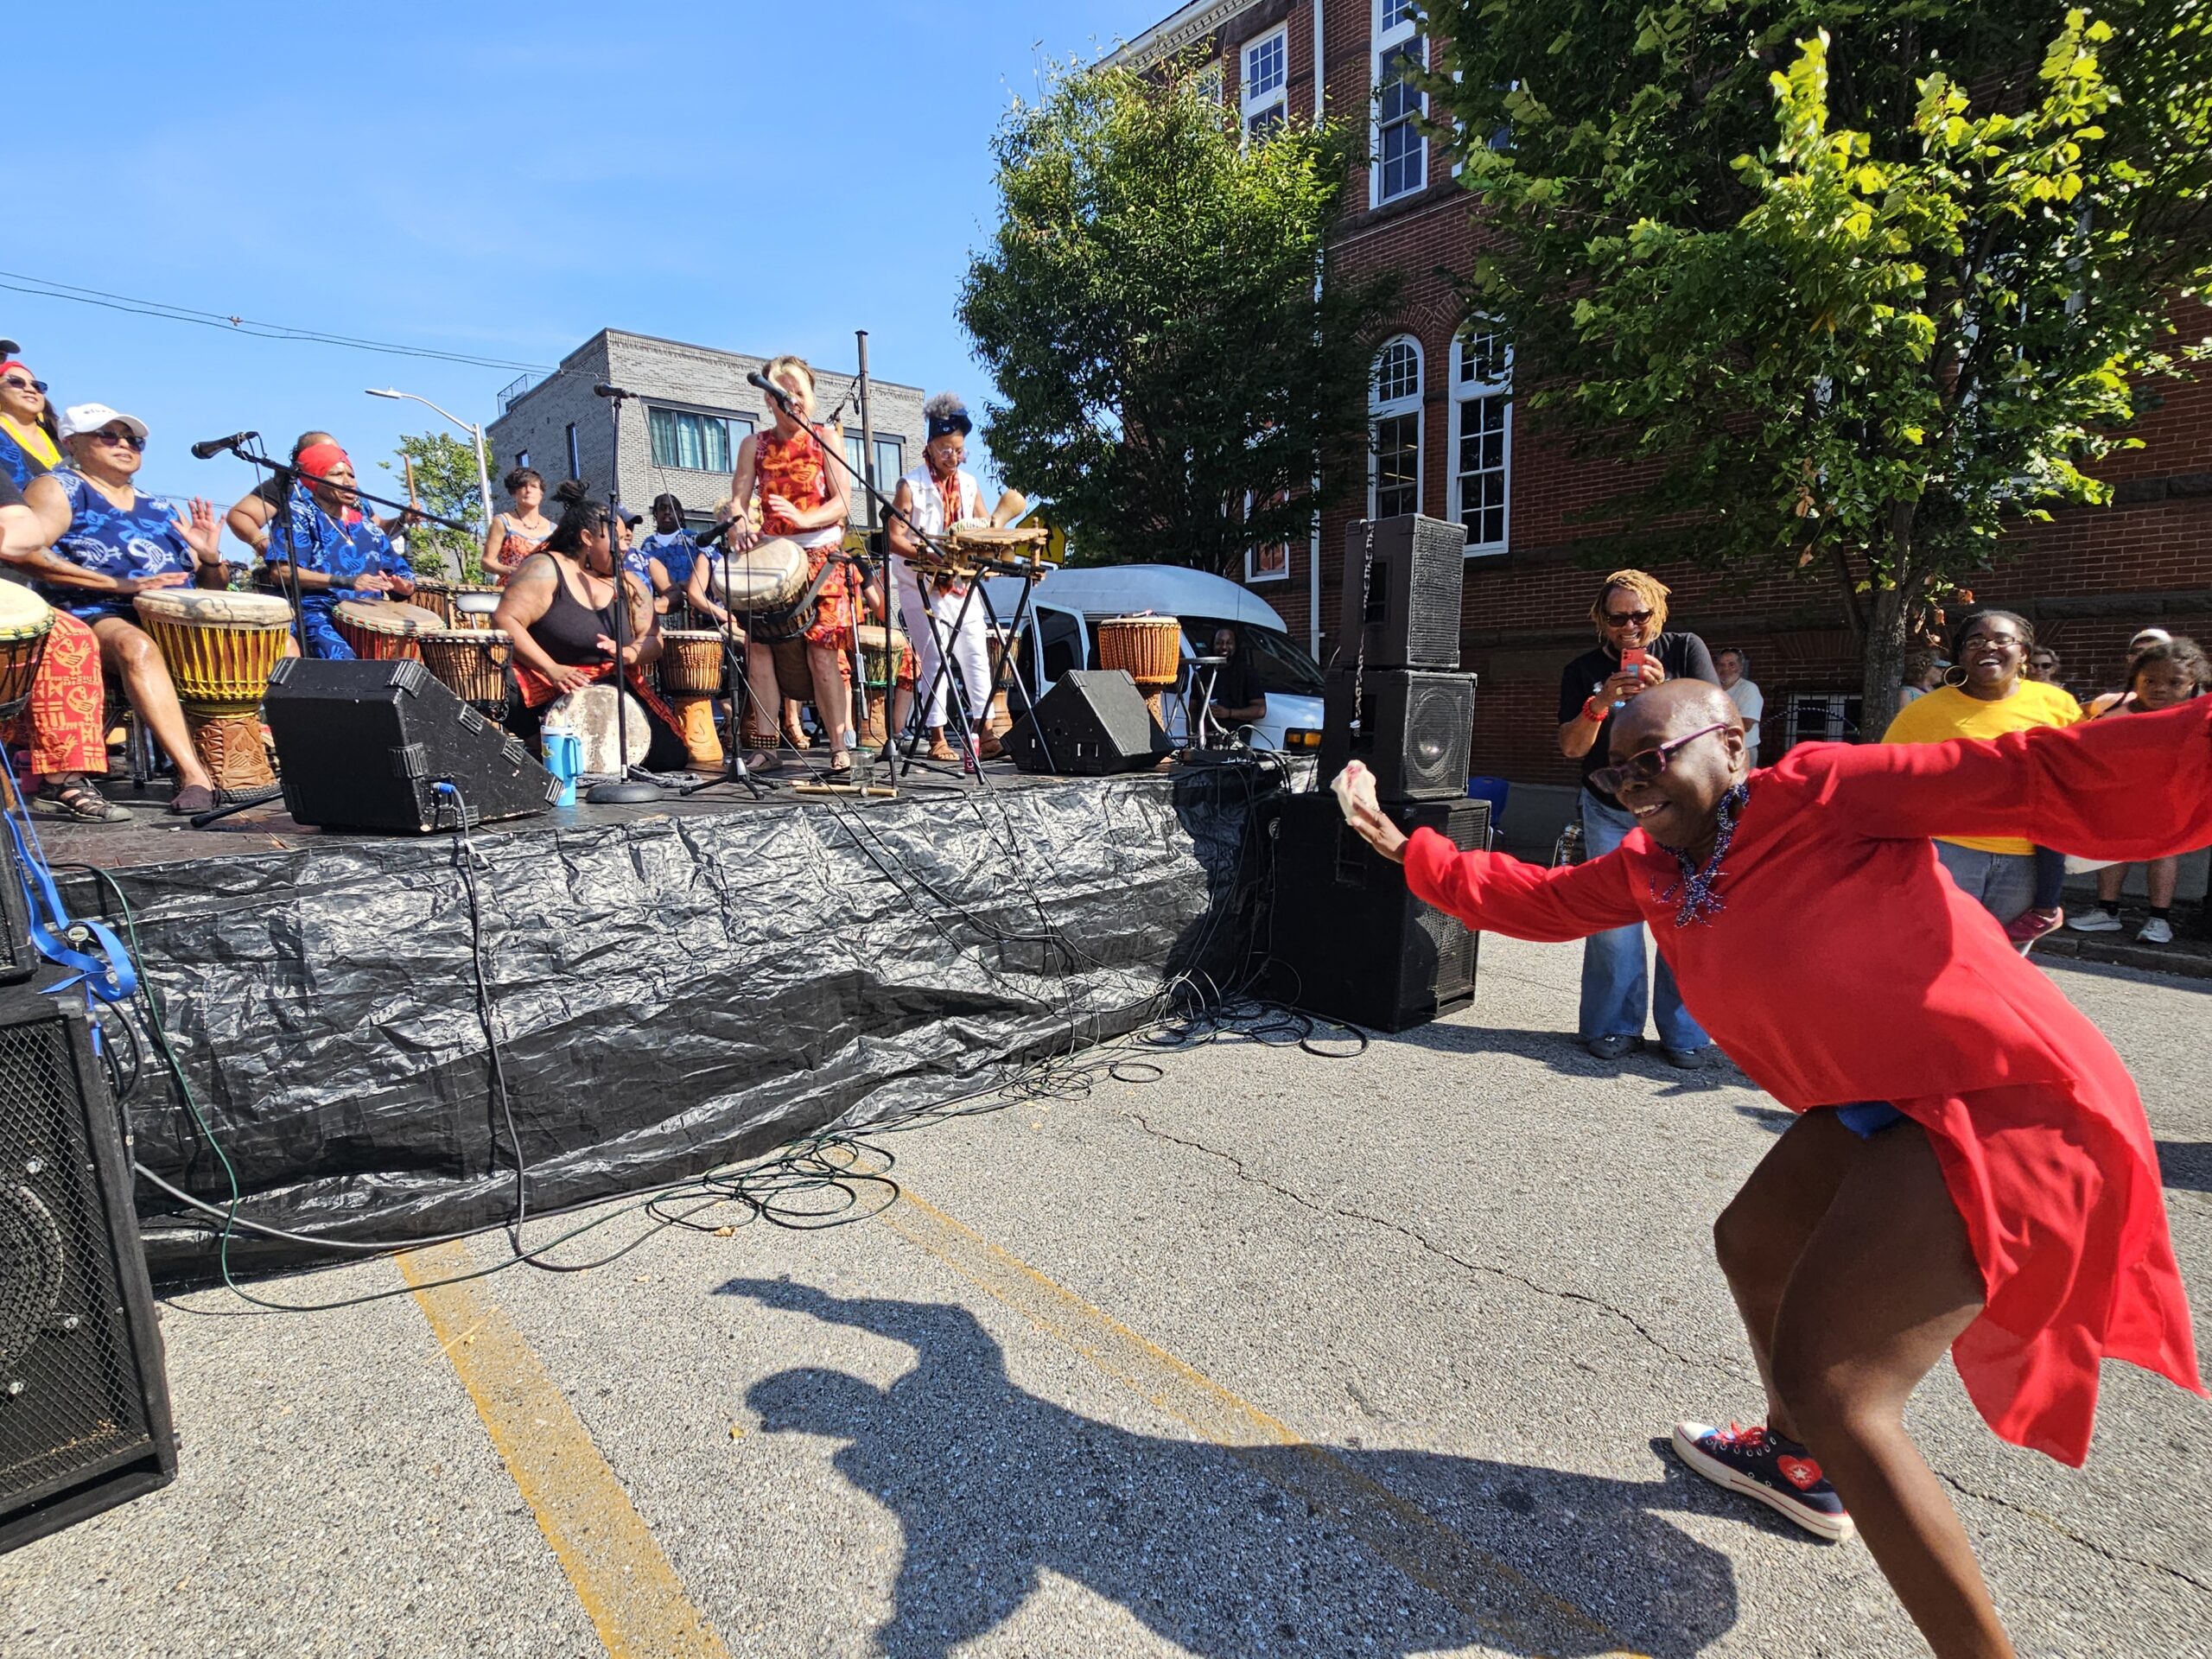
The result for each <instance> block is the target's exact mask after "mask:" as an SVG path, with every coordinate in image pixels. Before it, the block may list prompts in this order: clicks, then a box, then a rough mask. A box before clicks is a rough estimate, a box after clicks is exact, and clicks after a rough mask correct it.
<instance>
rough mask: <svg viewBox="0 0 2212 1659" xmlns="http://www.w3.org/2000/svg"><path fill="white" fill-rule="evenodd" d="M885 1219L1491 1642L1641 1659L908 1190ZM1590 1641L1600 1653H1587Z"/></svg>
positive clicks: (1572, 1609) (1569, 1606)
mask: <svg viewBox="0 0 2212 1659" xmlns="http://www.w3.org/2000/svg"><path fill="white" fill-rule="evenodd" d="M883 1221H884V1224H886V1225H887V1226H888V1227H889V1228H890V1229H891V1230H893V1232H895V1233H897V1234H898V1235H899V1236H900V1237H901V1238H904V1239H906V1241H907V1242H908V1243H912V1244H914V1245H917V1246H918V1247H919V1248H920V1249H924V1250H926V1251H927V1252H929V1254H930V1255H933V1256H935V1257H937V1258H938V1260H939V1261H941V1262H944V1264H945V1265H946V1266H947V1267H949V1268H951V1269H952V1270H953V1271H954V1272H955V1273H957V1274H959V1275H960V1276H961V1277H962V1278H963V1279H965V1280H967V1281H969V1283H970V1284H972V1285H975V1286H976V1287H978V1288H979V1289H982V1290H983V1291H984V1292H986V1293H988V1294H989V1295H990V1296H992V1297H993V1298H995V1300H999V1301H1001V1302H1003V1303H1005V1304H1006V1305H1007V1306H1008V1307H1011V1308H1013V1309H1014V1311H1015V1312H1016V1313H1020V1315H1021V1316H1022V1317H1023V1318H1025V1319H1027V1320H1028V1321H1029V1322H1030V1323H1031V1324H1032V1325H1035V1326H1036V1327H1037V1328H1038V1329H1039V1330H1040V1331H1043V1332H1046V1334H1047V1335H1048V1336H1052V1337H1055V1338H1058V1339H1059V1340H1060V1341H1062V1342H1065V1344H1068V1346H1069V1347H1071V1348H1072V1349H1074V1350H1075V1351H1077V1353H1079V1354H1081V1355H1082V1356H1083V1357H1084V1358H1085V1359H1087V1360H1089V1361H1090V1363H1092V1364H1093V1365H1095V1366H1096V1367H1097V1368H1098V1369H1099V1370H1102V1371H1103V1372H1104V1373H1105V1374H1106V1375H1107V1376H1110V1377H1112V1378H1114V1379H1115V1380H1116V1382H1119V1383H1123V1384H1124V1385H1126V1386H1127V1387H1128V1388H1130V1389H1134V1390H1135V1392H1136V1393H1137V1394H1138V1395H1141V1396H1142V1397H1143V1398H1144V1399H1146V1400H1147V1401H1149V1402H1151V1403H1152V1404H1153V1405H1154V1406H1157V1407H1158V1408H1160V1410H1162V1411H1164V1412H1166V1413H1167V1414H1169V1415H1170V1416H1172V1417H1173V1418H1175V1419H1177V1420H1178V1421H1181V1422H1182V1423H1184V1424H1185V1425H1186V1426H1188V1427H1189V1428H1190V1429H1191V1430H1192V1433H1196V1434H1197V1435H1198V1436H1199V1437H1200V1438H1201V1439H1203V1440H1211V1442H1212V1443H1213V1444H1215V1445H1216V1446H1221V1447H1224V1449H1226V1450H1227V1451H1228V1452H1230V1453H1231V1454H1232V1455H1233V1456H1235V1457H1236V1459H1238V1460H1239V1461H1241V1462H1243V1463H1244V1464H1245V1465H1247V1466H1249V1468H1251V1469H1252V1470H1253V1471H1255V1473H1257V1474H1258V1475H1260V1476H1261V1477H1262V1478H1263V1479H1265V1480H1267V1481H1269V1482H1270V1483H1272V1484H1274V1485H1276V1486H1279V1487H1281V1489H1282V1490H1283V1491H1286V1492H1287V1493H1289V1494H1290V1495H1291V1496H1292V1497H1296V1498H1300V1499H1302V1500H1304V1501H1305V1502H1306V1503H1310V1504H1312V1505H1313V1507H1314V1508H1315V1509H1316V1510H1319V1512H1320V1513H1321V1514H1322V1515H1324V1516H1328V1517H1330V1518H1332V1519H1333V1520H1334V1521H1335V1522H1337V1523H1338V1525H1340V1526H1342V1527H1343V1528H1344V1529H1345V1530H1346V1531H1347V1532H1349V1533H1351V1535H1352V1536H1353V1537H1354V1538H1356V1539H1357V1540H1358V1541H1359V1542H1360V1544H1361V1546H1362V1547H1363V1548H1365V1549H1366V1550H1367V1552H1368V1554H1370V1555H1373V1556H1374V1557H1375V1558H1376V1560H1380V1561H1382V1562H1383V1563H1384V1564H1386V1565H1388V1566H1390V1567H1395V1568H1396V1569H1397V1570H1398V1571H1399V1572H1401V1573H1404V1574H1405V1575H1406V1576H1407V1577H1408V1578H1409V1579H1411V1580H1413V1581H1414V1583H1416V1584H1419V1585H1421V1586H1425V1587H1426V1588H1427V1589H1429V1590H1431V1591H1433V1592H1435V1593H1436V1594H1437V1595H1439V1596H1440V1597H1442V1598H1443V1599H1445V1600H1446V1601H1448V1602H1449V1603H1451V1604H1452V1606H1454V1607H1456V1608H1458V1609H1459V1611H1460V1612H1462V1613H1463V1614H1465V1616H1466V1617H1467V1618H1469V1619H1470V1620H1471V1622H1472V1623H1473V1624H1475V1626H1476V1627H1477V1628H1478V1629H1479V1630H1482V1631H1483V1632H1484V1634H1485V1635H1486V1636H1488V1637H1491V1638H1492V1639H1494V1640H1497V1641H1499V1642H1502V1643H1504V1644H1506V1645H1508V1646H1510V1647H1514V1648H1517V1649H1521V1650H1522V1651H1523V1652H1526V1653H1534V1654H1542V1653H1550V1652H1555V1651H1558V1650H1560V1649H1565V1650H1567V1651H1568V1652H1572V1653H1574V1654H1577V1655H1591V1654H1602V1655H1604V1656H1611V1659H1642V1656H1639V1655H1637V1654H1635V1653H1634V1652H1633V1650H1631V1649H1629V1648H1627V1647H1626V1646H1624V1644H1623V1643H1621V1641H1620V1638H1619V1637H1616V1636H1615V1635H1613V1633H1612V1632H1611V1631H1610V1630H1607V1629H1605V1626H1604V1625H1603V1624H1599V1622H1598V1621H1597V1620H1596V1619H1594V1618H1592V1617H1591V1616H1590V1615H1589V1614H1587V1613H1586V1612H1584V1611H1582V1610H1581V1609H1580V1607H1577V1606H1575V1605H1574V1604H1573V1603H1572V1602H1570V1601H1567V1600H1565V1599H1561V1598H1560V1597H1558V1596H1555V1595H1554V1594H1552V1593H1551V1592H1549V1591H1548V1590H1545V1589H1543V1588H1541V1586H1538V1585H1536V1584H1534V1583H1532V1582H1531V1581H1530V1580H1529V1579H1528V1578H1527V1577H1525V1576H1524V1575H1523V1574H1522V1573H1520V1572H1519V1571H1518V1570H1517V1569H1516V1568H1515V1567H1512V1566H1511V1565H1510V1564H1509V1563H1507V1562H1505V1561H1502V1560H1498V1558H1497V1557H1496V1556H1495V1555H1492V1554H1489V1553H1488V1552H1487V1551H1485V1550H1483V1549H1481V1548H1478V1546H1476V1545H1474V1544H1472V1543H1471V1542H1469V1541H1467V1540H1466V1539H1465V1538H1462V1537H1461V1536H1460V1535H1459V1534H1458V1533H1456V1532H1453V1531H1452V1529H1450V1528H1448V1527H1446V1526H1444V1525H1442V1524H1441V1523H1440V1522H1437V1521H1435V1520H1433V1519H1432V1518H1431V1517H1430V1516H1428V1515H1427V1514H1426V1513H1424V1512H1423V1511H1422V1510H1420V1509H1419V1508H1417V1507H1415V1506H1414V1504H1411V1503H1407V1502H1406V1501H1405V1500H1404V1499H1403V1498H1402V1497H1398V1496H1397V1494H1395V1492H1392V1491H1389V1489H1388V1488H1387V1487H1384V1486H1382V1485H1378V1484H1376V1482H1374V1481H1372V1480H1370V1479H1369V1478H1367V1477H1366V1476H1365V1475H1363V1474H1361V1473H1360V1472H1359V1471H1357V1470H1356V1469H1354V1468H1353V1467H1352V1466H1351V1465H1350V1464H1348V1463H1346V1462H1344V1459H1341V1458H1339V1457H1338V1456H1337V1455H1336V1454H1335V1453H1334V1452H1330V1451H1328V1450H1327V1449H1325V1447H1322V1446H1313V1445H1310V1444H1308V1443H1307V1442H1306V1440H1303V1439H1302V1438H1300V1436H1299V1435H1297V1434H1296V1433H1293V1432H1292V1431H1291V1429H1290V1428H1289V1427H1288V1426H1287V1425H1286V1424H1284V1423H1282V1422H1280V1421H1277V1420H1276V1419H1275V1418H1273V1417H1271V1416H1269V1415H1268V1414H1267V1413H1266V1412H1264V1411H1262V1410H1261V1409H1260V1408H1258V1407H1256V1406H1254V1405H1251V1404H1249V1403H1248V1402H1245V1401H1243V1400H1241V1399H1239V1398H1238V1397H1237V1396H1236V1395H1233V1394H1231V1393H1230V1391H1229V1390H1228V1389H1224V1388H1223V1387H1222V1386H1221V1384H1219V1383H1216V1382H1215V1381H1214V1380H1213V1379H1212V1378H1211V1377H1209V1376H1206V1375H1205V1373H1204V1372H1202V1371H1199V1370H1197V1369H1196V1368H1195V1367H1193V1366H1191V1365H1188V1364H1186V1363H1184V1362H1183V1361H1182V1360H1180V1359H1178V1358H1177V1357H1175V1356H1174V1355H1173V1354H1171V1353H1169V1352H1168V1351H1166V1349H1164V1348H1162V1347H1160V1345H1159V1344H1157V1343H1154V1342H1152V1341H1150V1340H1149V1339H1147V1338H1145V1337H1142V1336H1141V1335H1139V1334H1138V1333H1137V1332H1135V1331H1132V1330H1131V1329H1129V1327H1128V1326H1127V1325H1123V1324H1122V1323H1121V1321H1120V1320H1118V1319H1115V1318H1114V1317H1113V1316H1112V1315H1111V1314H1109V1313H1106V1312H1104V1311H1103V1309H1101V1308H1098V1307H1095V1306H1092V1305H1091V1304H1090V1303H1089V1302H1086V1301H1084V1300H1083V1299H1082V1298H1081V1297H1080V1296H1077V1294H1075V1293H1074V1292H1072V1291H1071V1290H1068V1289H1066V1288H1065V1287H1063V1286H1061V1285H1059V1284H1058V1283H1056V1282H1055V1281H1052V1280H1051V1279H1049V1278H1047V1277H1046V1275H1045V1274H1042V1273H1039V1271H1038V1270H1037V1269H1036V1268H1033V1267H1031V1266H1030V1265H1029V1264H1028V1263H1027V1262H1024V1261H1022V1260H1021V1259H1020V1257H1019V1256H1016V1255H1013V1254H1011V1253H1010V1252H1008V1251H1006V1250H1002V1249H1000V1248H999V1247H998V1246H997V1245H995V1244H993V1243H990V1242H989V1241H988V1240H987V1239H985V1238H983V1237H982V1236H981V1235H980V1234H978V1233H976V1232H975V1231H974V1230H972V1229H970V1228H969V1227H966V1226H964V1225H963V1224H961V1223H959V1222H957V1221H955V1220H954V1219H953V1218H952V1217H950V1216H948V1215H946V1214H945V1213H944V1211H941V1210H938V1209H937V1208H936V1207H934V1206H933V1205H930V1204H928V1203H927V1202H925V1200H923V1199H921V1198H917V1197H916V1196H915V1195H914V1192H913V1189H912V1187H906V1188H904V1189H903V1196H902V1198H901V1199H900V1201H899V1203H897V1204H895V1205H893V1206H892V1207H891V1208H890V1209H889V1210H887V1211H885V1212H884V1215H883ZM1593 1642H1595V1643H1604V1644H1605V1646H1604V1647H1603V1649H1593V1648H1592V1643H1593Z"/></svg>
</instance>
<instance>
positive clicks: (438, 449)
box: [361, 432, 497, 582]
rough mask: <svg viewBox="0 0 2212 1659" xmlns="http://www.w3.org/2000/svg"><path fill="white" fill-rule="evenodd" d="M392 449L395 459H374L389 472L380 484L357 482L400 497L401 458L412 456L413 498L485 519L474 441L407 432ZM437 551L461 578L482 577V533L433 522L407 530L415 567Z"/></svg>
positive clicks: (442, 512) (428, 506)
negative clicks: (468, 532)
mask: <svg viewBox="0 0 2212 1659" xmlns="http://www.w3.org/2000/svg"><path fill="white" fill-rule="evenodd" d="M395 454H396V455H397V459H396V460H392V461H378V463H377V465H378V466H379V467H383V468H384V470H385V471H386V472H388V473H391V474H393V477H391V479H388V480H385V484H384V486H382V487H381V488H377V486H372V485H368V484H364V485H363V486H361V487H362V488H364V489H370V488H377V493H378V494H379V495H383V496H385V497H388V498H389V499H391V500H394V501H404V500H405V499H407V486H406V482H405V478H406V472H407V468H406V465H405V463H406V462H408V461H413V462H414V463H415V496H416V500H417V501H419V502H420V503H421V504H422V507H423V511H424V512H434V513H435V514H437V516H438V517H439V518H453V519H457V520H459V521H460V522H461V523H462V524H482V523H483V522H484V497H483V492H482V491H480V489H478V487H477V478H476V445H475V444H474V442H472V441H470V440H469V439H467V438H460V437H455V436H454V435H453V434H452V433H450V432H410V433H408V434H406V435H403V436H402V437H401V438H400V440H399V447H398V448H397V450H396V451H395ZM485 457H486V465H487V466H488V465H490V457H491V450H490V448H489V447H488V446H486V449H485ZM494 470H497V469H496V468H494ZM441 556H442V559H443V562H444V563H445V565H446V566H447V567H448V568H449V569H454V570H458V571H460V572H461V579H462V580H463V581H466V582H481V581H482V580H483V579H484V537H483V534H482V532H481V531H478V532H477V533H474V534H464V533H463V532H461V531H457V530H441V529H439V528H437V527H436V526H435V525H432V524H417V525H416V526H415V527H414V528H413V529H411V530H410V531H408V532H407V562H408V563H410V564H411V565H413V566H414V567H415V569H417V570H420V571H424V572H429V571H433V570H435V569H438V568H439V565H440V561H441Z"/></svg>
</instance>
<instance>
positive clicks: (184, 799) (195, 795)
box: [169, 784, 222, 817]
mask: <svg viewBox="0 0 2212 1659" xmlns="http://www.w3.org/2000/svg"><path fill="white" fill-rule="evenodd" d="M221 804H222V799H221V798H220V797H219V796H218V795H217V794H216V793H215V791H213V790H212V789H210V788H208V787H207V785H205V784H187V785H184V786H183V787H182V788H181V789H179V790H178V791H177V792H176V793H175V794H174V795H172V796H170V797H169V810H170V811H172V812H174V813H175V814H176V815H177V816H178V817H183V816H185V815H186V814H187V813H190V812H212V811H213V810H215V809H216V808H217V807H218V806H219V805H221Z"/></svg>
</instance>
